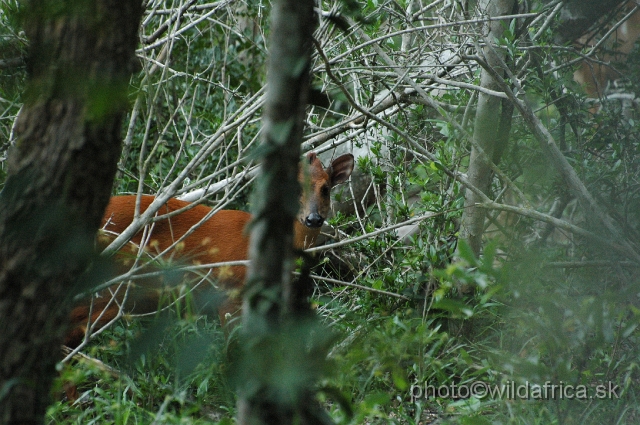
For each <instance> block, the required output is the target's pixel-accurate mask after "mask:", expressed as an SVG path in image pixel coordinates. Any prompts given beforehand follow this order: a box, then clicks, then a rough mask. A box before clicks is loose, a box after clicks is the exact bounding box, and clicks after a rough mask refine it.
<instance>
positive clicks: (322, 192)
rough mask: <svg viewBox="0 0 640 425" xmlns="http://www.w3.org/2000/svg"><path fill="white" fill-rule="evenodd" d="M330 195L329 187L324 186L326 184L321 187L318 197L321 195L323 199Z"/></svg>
mask: <svg viewBox="0 0 640 425" xmlns="http://www.w3.org/2000/svg"><path fill="white" fill-rule="evenodd" d="M330 193H331V189H330V188H329V186H328V185H326V184H325V185H324V186H322V187H321V188H320V195H321V196H322V197H323V198H328V197H329V194H330Z"/></svg>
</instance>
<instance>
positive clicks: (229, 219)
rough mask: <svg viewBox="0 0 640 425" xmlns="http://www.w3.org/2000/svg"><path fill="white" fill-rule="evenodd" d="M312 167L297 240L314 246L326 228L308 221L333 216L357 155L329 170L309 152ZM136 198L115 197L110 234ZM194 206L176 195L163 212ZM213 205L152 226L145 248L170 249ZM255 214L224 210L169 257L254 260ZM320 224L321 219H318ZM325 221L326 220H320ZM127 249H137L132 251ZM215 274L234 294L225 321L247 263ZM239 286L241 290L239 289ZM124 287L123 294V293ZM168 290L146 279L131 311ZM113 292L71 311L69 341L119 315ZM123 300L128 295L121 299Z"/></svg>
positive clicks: (148, 306) (144, 204)
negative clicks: (337, 193) (333, 201)
mask: <svg viewBox="0 0 640 425" xmlns="http://www.w3.org/2000/svg"><path fill="white" fill-rule="evenodd" d="M305 163H306V164H308V165H309V167H301V171H300V175H299V179H300V182H301V184H302V185H303V195H302V197H301V212H300V214H299V216H298V220H296V221H295V223H294V232H295V235H294V244H295V247H296V248H297V249H304V248H308V247H311V246H313V244H314V243H315V240H316V237H317V236H318V234H319V233H320V227H308V226H307V225H305V220H307V218H308V217H310V216H311V215H312V214H313V213H317V214H319V215H320V218H321V220H318V221H323V220H324V218H326V217H327V214H328V212H329V209H330V198H329V196H328V190H330V189H331V187H333V186H335V185H336V184H339V183H342V182H344V181H345V180H347V179H348V178H349V176H350V175H351V171H352V170H353V156H352V155H351V154H347V155H343V156H341V157H339V158H337V159H335V160H334V161H333V162H332V164H331V166H330V167H328V168H327V169H326V170H325V169H324V167H323V166H322V163H321V162H320V160H319V159H318V158H317V156H316V155H315V153H310V154H308V155H307V161H303V164H305ZM153 199H154V198H153V197H152V196H148V195H144V196H142V197H141V200H140V201H141V205H140V213H142V212H144V211H145V210H146V209H147V208H148V206H149V204H150V203H151V202H152V201H153ZM135 202H136V196H134V195H130V196H116V197H113V198H111V202H110V203H109V205H108V206H107V210H106V212H105V215H104V218H103V222H102V224H103V226H104V229H105V230H106V232H108V233H112V234H119V233H121V232H122V231H124V229H125V228H127V226H129V224H131V221H132V219H133V215H134V211H135ZM187 205H189V203H187V202H185V201H180V200H178V199H170V200H169V201H168V202H167V203H166V205H165V206H163V207H162V208H161V209H160V211H158V215H163V214H166V213H168V212H171V211H176V210H178V209H180V208H183V207H185V206H187ZM210 211H211V208H209V207H206V206H203V205H197V206H195V207H193V208H191V209H189V210H187V211H184V212H182V213H180V214H178V215H175V216H173V217H170V218H169V219H165V220H160V221H157V222H155V223H154V224H152V225H150V226H149V227H148V229H149V230H148V232H149V234H148V236H146V240H147V241H148V243H146V244H144V247H145V250H147V251H149V252H152V253H154V254H155V253H160V252H162V251H164V250H165V249H167V248H168V247H170V246H171V245H172V244H173V243H174V242H176V241H177V240H178V239H179V238H180V237H181V236H182V235H184V234H185V233H186V232H187V231H189V230H190V229H191V228H192V226H194V225H196V224H197V223H198V222H199V221H200V220H202V218H203V217H205V216H206V215H207V214H208V213H209V212H210ZM250 220H251V215H250V214H248V213H246V212H243V211H232V210H222V211H219V212H217V213H216V214H214V215H213V216H212V217H211V218H210V219H208V220H207V221H205V222H203V223H201V224H200V225H199V227H197V228H196V229H195V231H194V232H193V233H191V234H190V235H189V236H187V237H186V238H185V239H183V240H182V241H181V243H180V244H179V247H180V248H179V249H176V248H175V247H174V249H172V250H171V251H170V253H169V254H167V255H165V259H167V258H173V259H179V260H182V261H183V262H184V261H187V262H190V263H195V264H209V263H219V262H227V261H238V260H246V259H247V258H248V249H249V238H248V235H247V233H246V231H245V229H246V225H247V223H249V221H250ZM314 224H317V223H314ZM320 224H321V223H320ZM143 234H144V233H143V231H141V232H139V233H138V234H136V235H135V236H134V237H133V238H132V240H131V242H132V243H133V244H135V245H136V246H134V245H133V244H130V245H129V246H128V248H126V247H125V248H123V249H122V250H121V251H120V252H119V253H118V255H117V260H118V262H119V263H120V265H121V266H125V265H126V266H127V267H126V268H125V267H122V270H121V272H126V270H127V269H128V267H130V265H131V264H126V263H131V262H132V261H133V260H134V259H135V253H136V252H137V250H138V248H137V246H140V245H141V244H143V241H142V238H143ZM98 239H99V241H98V244H99V245H100V246H102V247H104V246H106V245H107V244H108V242H110V239H111V238H106V240H105V238H101V237H99V238H98ZM127 250H130V251H131V252H129V253H127ZM212 271H213V274H214V276H216V277H218V279H219V281H220V283H221V286H222V288H223V289H225V290H226V291H231V293H230V294H229V298H228V299H227V301H226V302H225V303H223V304H222V306H220V308H219V310H218V312H219V315H220V318H221V320H222V321H223V322H224V320H225V317H226V315H227V314H228V313H229V314H234V313H236V312H237V311H238V310H239V308H240V305H241V300H240V298H239V296H238V295H239V292H240V289H241V288H242V287H243V285H244V280H245V274H246V267H245V266H233V267H228V268H226V269H224V270H222V271H221V270H220V269H218V268H214V269H213V270H212ZM234 290H235V291H234ZM123 292H124V290H121V291H120V293H123ZM161 293H162V285H161V284H159V282H158V281H157V280H156V281H140V282H138V285H136V286H135V287H134V289H133V290H130V292H129V294H128V296H127V303H126V306H125V310H126V311H127V312H131V313H147V312H153V311H155V310H156V309H157V307H158V302H159V297H160V295H161ZM111 298H112V297H111V294H107V295H103V296H102V297H99V298H96V299H95V300H94V303H93V307H91V306H90V303H89V302H84V303H81V304H80V305H78V306H76V308H74V309H73V311H72V313H71V325H72V328H71V331H70V332H69V333H68V334H67V337H66V340H65V345H68V346H71V347H74V346H77V345H79V344H80V343H81V342H82V340H83V338H84V336H85V332H86V326H87V319H88V317H89V311H90V310H91V311H92V313H91V323H94V322H96V321H97V328H100V327H101V326H104V325H105V324H107V323H108V322H109V321H111V320H112V319H113V318H114V317H116V316H117V314H118V311H119V306H118V305H117V304H116V303H115V302H114V301H112V300H111ZM116 299H118V300H119V302H120V301H121V300H122V296H119V297H116Z"/></svg>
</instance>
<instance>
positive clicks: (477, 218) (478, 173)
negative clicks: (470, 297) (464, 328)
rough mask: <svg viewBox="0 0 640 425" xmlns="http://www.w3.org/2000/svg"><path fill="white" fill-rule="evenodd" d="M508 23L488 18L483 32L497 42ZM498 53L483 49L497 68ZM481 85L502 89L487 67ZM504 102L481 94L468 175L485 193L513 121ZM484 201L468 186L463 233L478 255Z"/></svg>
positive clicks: (497, 10) (489, 4)
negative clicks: (503, 110) (493, 162)
mask: <svg viewBox="0 0 640 425" xmlns="http://www.w3.org/2000/svg"><path fill="white" fill-rule="evenodd" d="M513 5H514V2H513V0H482V1H481V2H480V5H479V7H480V9H481V10H482V11H483V12H484V13H485V14H486V15H488V16H489V17H495V16H501V15H507V14H509V13H510V12H511V11H512V10H513ZM504 25H505V24H504V23H503V22H502V21H493V22H488V23H487V24H486V28H485V31H484V34H483V35H484V36H485V40H486V41H487V42H492V43H493V42H495V40H496V39H498V38H500V37H501V36H502V33H503V32H504ZM498 54H500V51H499V50H498V48H497V47H496V46H486V47H485V48H484V49H483V56H484V58H485V60H486V62H487V63H488V65H489V66H491V67H493V68H494V69H499V68H500V63H502V61H503V58H500V57H498V56H497V55H498ZM501 74H502V73H501ZM480 85H481V86H482V87H484V88H486V89H490V90H494V91H499V88H500V87H499V85H498V83H497V82H496V81H495V80H494V79H493V77H492V76H491V74H489V72H487V71H486V70H484V69H483V70H482V73H481V76H480ZM501 104H502V100H501V99H500V98H499V97H496V96H492V95H489V94H486V93H480V94H479V95H478V108H477V110H476V117H475V123H474V131H473V140H474V142H475V143H474V146H473V148H472V149H471V158H470V159H469V170H468V171H467V175H468V179H469V182H470V183H471V184H473V185H474V186H475V187H477V188H478V189H480V190H481V191H482V192H484V193H485V194H487V193H488V191H489V187H490V184H491V176H492V172H491V166H490V164H491V160H492V158H493V159H495V160H498V159H499V158H494V154H495V153H496V149H502V150H504V148H500V147H498V146H497V145H499V144H500V141H501V140H500V139H501V138H502V139H504V137H505V135H504V134H502V132H501V131H500V127H501V125H502V127H503V128H504V127H505V126H506V125H510V122H509V121H507V122H504V121H505V120H502V121H503V122H501V114H500V113H499V111H500V106H501ZM510 119H511V117H508V120H510ZM507 136H508V134H507ZM478 148H480V149H478ZM481 202H482V199H481V198H480V196H479V195H477V194H476V193H474V192H473V191H471V190H469V189H467V191H466V193H465V203H464V206H465V209H464V213H463V216H462V234H461V237H462V239H464V240H465V241H466V242H467V243H468V244H469V246H470V247H471V249H472V250H473V252H474V253H475V255H476V256H477V255H478V254H480V251H481V248H482V233H483V231H484V219H485V210H483V209H482V208H478V207H476V204H478V203H481Z"/></svg>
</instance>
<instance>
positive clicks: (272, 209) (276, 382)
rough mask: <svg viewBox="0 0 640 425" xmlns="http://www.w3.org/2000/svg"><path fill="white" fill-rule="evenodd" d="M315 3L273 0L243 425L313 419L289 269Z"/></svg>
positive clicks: (247, 303)
mask: <svg viewBox="0 0 640 425" xmlns="http://www.w3.org/2000/svg"><path fill="white" fill-rule="evenodd" d="M313 8H314V2H313V0H278V1H274V2H273V4H272V15H271V37H270V46H269V63H268V68H267V98H266V102H265V112H264V115H263V134H264V136H263V143H262V147H261V156H262V164H261V169H260V175H259V177H258V181H257V189H256V192H255V196H254V222H253V227H252V230H251V248H250V257H251V266H250V268H249V279H248V285H247V290H246V294H245V300H244V306H243V322H244V336H245V337H244V341H243V350H244V360H243V362H242V368H243V371H242V372H241V377H240V378H239V379H240V382H241V384H240V393H239V400H238V423H239V424H242V425H246V424H279V425H286V424H291V423H294V422H296V421H297V422H298V423H302V424H304V423H308V422H309V421H312V420H313V419H310V418H311V416H313V413H311V411H312V410H313V409H314V408H313V403H310V400H309V398H310V397H311V392H310V390H309V388H310V387H311V385H313V382H312V379H304V378H303V379H298V378H299V377H300V376H301V375H304V376H306V377H309V376H310V375H312V373H311V374H309V373H307V371H306V369H308V368H309V367H313V366H312V365H311V364H302V363H305V361H304V355H303V354H302V353H300V351H296V350H297V349H299V348H301V346H300V345H299V344H298V343H299V342H300V341H301V340H305V339H304V337H300V338H298V337H296V336H293V335H294V334H295V332H296V327H297V326H298V325H299V326H302V323H300V322H299V323H294V322H295V318H294V319H292V317H293V316H295V315H299V314H300V313H301V311H300V310H301V309H300V308H298V306H296V305H295V304H296V303H298V302H300V301H301V299H302V297H300V296H298V291H297V290H294V288H293V286H292V276H291V271H292V268H293V249H292V244H293V223H294V221H295V219H296V215H297V212H298V208H299V198H300V187H299V183H298V167H299V162H300V145H301V142H302V131H303V127H304V114H305V108H306V105H307V100H308V99H307V97H308V92H309V80H310V76H309V68H310V63H311V51H312V35H313V30H314V28H315V27H316V21H315V20H316V17H315V16H314V12H313ZM302 310H304V308H302ZM297 317H299V316H297ZM292 323H293V324H294V326H293V327H291V326H290V325H291V324H292ZM298 329H299V327H298ZM292 352H293V353H292ZM298 354H301V355H300V356H298ZM290 359H293V361H292V362H289V360H290ZM283 360H284V361H283ZM298 372H299V373H298ZM287 374H288V375H289V376H286V375H287ZM293 375H296V376H293Z"/></svg>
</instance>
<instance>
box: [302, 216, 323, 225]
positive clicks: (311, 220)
mask: <svg viewBox="0 0 640 425" xmlns="http://www.w3.org/2000/svg"><path fill="white" fill-rule="evenodd" d="M322 223H324V218H322V216H321V215H320V214H318V213H316V212H314V213H311V214H309V215H308V216H307V218H305V219H304V224H305V225H306V226H307V227H320V226H322Z"/></svg>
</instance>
